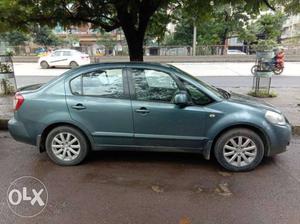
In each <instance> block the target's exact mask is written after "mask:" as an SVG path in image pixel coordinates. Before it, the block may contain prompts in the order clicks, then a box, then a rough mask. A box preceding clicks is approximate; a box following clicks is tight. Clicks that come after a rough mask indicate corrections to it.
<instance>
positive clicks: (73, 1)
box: [0, 0, 299, 61]
mask: <svg viewBox="0 0 300 224" xmlns="http://www.w3.org/2000/svg"><path fill="white" fill-rule="evenodd" d="M269 1H270V2H269ZM269 1H268V0H220V1H212V0H201V1H200V0H89V1H82V0H52V1H49V0H1V1H0V30H1V29H2V30H6V29H8V28H14V27H20V28H23V29H25V28H26V27H27V26H29V25H30V24H32V23H38V24H41V25H49V26H55V25H56V24H57V23H58V22H59V23H60V24H62V25H64V26H69V25H74V24H81V23H91V24H92V25H93V26H94V27H95V28H100V27H101V28H102V29H104V30H106V31H112V30H114V29H116V28H119V27H121V28H122V29H123V32H124V34H125V37H126V40H127V44H128V48H129V54H130V60H132V61H141V60H143V43H144V39H145V34H146V30H147V27H148V25H149V22H150V20H151V18H152V17H153V15H154V14H155V13H156V12H157V11H158V10H160V9H162V8H166V9H167V12H168V10H172V8H174V7H175V8H184V9H185V13H186V14H183V15H182V17H185V16H186V15H189V18H191V19H192V20H194V21H197V22H201V21H202V20H203V18H205V17H206V16H209V15H210V13H211V11H212V10H213V8H214V4H215V3H217V4H218V5H219V4H225V3H226V4H228V3H232V4H234V3H243V2H244V3H245V8H247V9H253V10H258V9H259V8H260V7H262V6H268V7H272V3H273V2H274V1H275V0H269ZM278 1H279V0H278ZM285 2H286V3H287V4H289V5H291V4H295V2H297V3H298V4H299V1H298V0H287V1H285ZM212 3H213V4H212ZM298 8H299V6H298ZM294 10H295V9H294Z"/></svg>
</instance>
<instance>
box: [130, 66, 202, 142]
mask: <svg viewBox="0 0 300 224" xmlns="http://www.w3.org/2000/svg"><path fill="white" fill-rule="evenodd" d="M128 74H129V80H130V90H131V97H132V108H133V121H134V133H135V134H134V137H135V143H136V144H137V145H144V146H166V147H177V148H178V147H182V148H202V147H204V144H205V143H206V142H207V139H206V138H205V136H204V133H205V119H206V116H207V112H206V110H205V107H203V106H199V105H189V106H188V105H187V106H186V107H180V106H178V105H175V104H174V103H172V100H173V97H174V95H175V94H176V93H178V92H179V91H181V90H183V89H182V88H184V90H185V91H186V89H185V87H184V85H183V83H182V82H180V81H179V80H178V79H177V78H176V77H174V76H172V74H169V73H167V72H164V71H160V70H155V69H141V68H130V69H129V70H128ZM179 86H181V87H179Z"/></svg>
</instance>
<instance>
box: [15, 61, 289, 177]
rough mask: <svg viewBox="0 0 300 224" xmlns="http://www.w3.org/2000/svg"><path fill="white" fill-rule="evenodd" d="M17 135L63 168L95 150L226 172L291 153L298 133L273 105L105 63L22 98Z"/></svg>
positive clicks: (135, 66) (166, 74)
mask: <svg viewBox="0 0 300 224" xmlns="http://www.w3.org/2000/svg"><path fill="white" fill-rule="evenodd" d="M15 99H16V104H15V113H14V117H13V118H12V119H11V120H10V121H9V131H10V133H11V135H12V136H13V137H14V138H15V139H16V140H18V141H22V142H25V143H28V144H32V145H37V146H38V148H39V150H40V151H41V152H43V151H46V152H47V154H48V156H49V157H50V159H51V160H52V161H54V162H55V163H57V164H59V165H66V166H67V165H76V164H79V163H81V162H82V161H83V160H84V159H85V157H86V156H87V154H88V152H89V151H91V150H103V149H110V148H112V147H113V148H115V147H119V148H123V149H128V148H130V149H131V150H137V151H141V150H150V151H151V150H153V151H174V152H193V153H201V154H203V155H204V157H205V158H206V159H209V158H210V157H212V156H215V157H216V159H217V161H218V162H219V163H220V164H221V165H222V166H223V167H224V168H226V169H228V170H232V171H247V170H251V169H254V168H255V167H256V166H257V165H258V164H259V163H260V162H261V161H262V159H263V157H264V156H272V155H275V154H278V153H281V152H284V151H285V150H286V146H287V145H288V144H289V142H290V139H291V125H290V124H289V122H288V120H287V119H286V118H285V116H284V115H283V114H282V113H281V112H280V111H279V110H278V109H276V108H274V107H273V106H271V105H268V104H264V103H259V102H257V101H256V100H255V99H252V98H250V97H246V96H243V95H238V94H234V93H229V92H227V91H225V90H223V89H218V88H215V87H213V86H211V85H209V84H207V83H205V82H202V81H200V80H198V79H196V78H195V77H193V76H191V75H189V74H187V73H186V72H184V71H182V70H179V69H178V68H176V67H174V66H171V65H161V64H156V63H103V64H93V65H87V66H82V67H79V68H77V69H73V70H70V71H68V72H66V73H65V74H63V75H61V76H60V77H58V78H56V79H55V80H52V81H50V82H49V83H47V84H45V85H42V86H41V85H36V87H35V86H29V87H28V89H26V88H23V89H22V90H21V91H20V92H18V93H17V94H16V97H15Z"/></svg>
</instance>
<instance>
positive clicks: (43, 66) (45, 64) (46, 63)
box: [40, 61, 49, 69]
mask: <svg viewBox="0 0 300 224" xmlns="http://www.w3.org/2000/svg"><path fill="white" fill-rule="evenodd" d="M40 65H41V68H42V69H47V68H49V64H48V62H46V61H42V62H41V64H40Z"/></svg>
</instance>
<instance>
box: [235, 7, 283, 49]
mask: <svg viewBox="0 0 300 224" xmlns="http://www.w3.org/2000/svg"><path fill="white" fill-rule="evenodd" d="M285 20H286V16H285V15H284V14H283V13H282V12H276V13H268V14H265V15H262V16H260V17H259V18H258V19H257V20H256V21H255V22H253V23H251V24H249V25H248V26H246V27H245V28H244V29H243V30H242V31H241V32H240V38H241V39H243V40H245V41H246V42H248V43H251V42H256V41H257V40H259V39H264V40H273V41H276V42H277V41H278V40H279V38H280V36H281V33H282V25H283V23H284V21H285ZM261 43H262V44H263V43H264V42H261ZM266 44H270V43H267V42H266Z"/></svg>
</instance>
